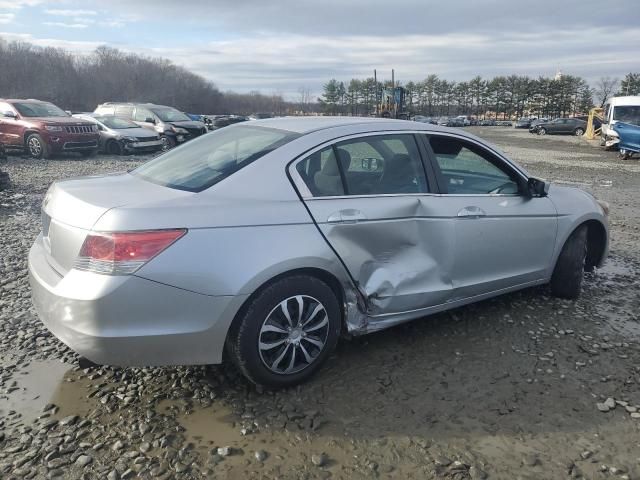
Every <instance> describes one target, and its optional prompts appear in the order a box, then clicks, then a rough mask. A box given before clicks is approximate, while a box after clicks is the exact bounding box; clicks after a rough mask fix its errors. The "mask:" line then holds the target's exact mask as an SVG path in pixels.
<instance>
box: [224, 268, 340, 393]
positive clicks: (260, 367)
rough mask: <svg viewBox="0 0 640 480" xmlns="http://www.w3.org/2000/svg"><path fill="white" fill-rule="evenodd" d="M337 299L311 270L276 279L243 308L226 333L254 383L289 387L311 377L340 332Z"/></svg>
mask: <svg viewBox="0 0 640 480" xmlns="http://www.w3.org/2000/svg"><path fill="white" fill-rule="evenodd" d="M340 326H341V314H340V305H339V303H338V299H337V298H336V295H335V294H334V292H333V290H332V289H331V288H330V287H329V286H328V285H327V284H326V283H324V282H323V281H321V280H319V279H318V278H316V277H312V276H309V275H295V276H291V277H287V278H284V279H281V280H278V281H276V282H274V283H272V284H271V285H269V286H268V287H266V288H265V289H264V290H262V292H260V293H259V294H258V295H257V296H256V297H255V298H253V299H252V300H250V303H249V304H248V305H247V306H246V307H245V308H244V309H243V311H242V313H241V315H240V317H238V318H237V319H236V321H235V322H234V324H233V326H232V328H231V330H230V332H229V336H228V338H227V345H226V346H227V352H228V353H229V354H230V357H231V358H232V360H233V361H234V363H235V364H236V365H237V366H238V368H239V369H240V371H241V372H242V373H243V374H244V375H245V376H246V377H247V378H248V379H249V380H250V381H251V382H253V383H255V384H257V385H266V386H269V387H288V386H292V385H296V384H298V383H301V382H303V381H305V380H307V379H308V378H309V377H311V376H312V375H313V374H314V373H315V372H316V371H317V370H318V369H319V368H320V366H321V365H322V363H324V362H325V361H326V359H327V357H328V356H329V355H330V354H331V352H332V351H333V350H334V348H335V346H336V344H337V342H338V337H339V334H340Z"/></svg>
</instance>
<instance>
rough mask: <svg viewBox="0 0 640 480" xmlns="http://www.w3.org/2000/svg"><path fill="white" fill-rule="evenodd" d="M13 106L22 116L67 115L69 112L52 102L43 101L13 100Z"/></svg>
mask: <svg viewBox="0 0 640 480" xmlns="http://www.w3.org/2000/svg"><path fill="white" fill-rule="evenodd" d="M13 106H14V108H15V109H16V110H17V111H18V112H19V113H20V115H22V116H23V117H68V116H69V114H68V113H67V112H65V111H64V110H62V109H60V108H58V107H56V106H55V105H54V104H53V103H45V102H42V103H40V102H37V103H36V102H33V103H32V102H15V103H14V104H13Z"/></svg>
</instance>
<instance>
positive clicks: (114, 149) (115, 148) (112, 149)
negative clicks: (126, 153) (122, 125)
mask: <svg viewBox="0 0 640 480" xmlns="http://www.w3.org/2000/svg"><path fill="white" fill-rule="evenodd" d="M105 150H106V151H107V153H108V154H109V155H122V145H120V142H118V141H117V140H109V141H108V142H107V146H106V148H105Z"/></svg>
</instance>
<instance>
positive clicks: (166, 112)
mask: <svg viewBox="0 0 640 480" xmlns="http://www.w3.org/2000/svg"><path fill="white" fill-rule="evenodd" d="M151 111H152V112H153V113H155V114H156V115H157V116H158V118H159V119H160V120H162V121H163V122H188V121H190V120H191V119H190V118H189V117H187V116H186V115H185V114H184V113H182V112H181V111H180V110H176V109H175V108H169V107H164V108H152V109H151Z"/></svg>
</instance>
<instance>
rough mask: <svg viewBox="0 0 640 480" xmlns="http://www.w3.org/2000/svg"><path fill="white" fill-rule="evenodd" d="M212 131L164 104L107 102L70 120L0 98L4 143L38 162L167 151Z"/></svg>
mask: <svg viewBox="0 0 640 480" xmlns="http://www.w3.org/2000/svg"><path fill="white" fill-rule="evenodd" d="M207 131H208V129H207V127H206V126H205V124H204V123H203V122H202V121H198V120H192V119H191V118H190V117H189V116H187V115H186V114H184V113H183V112H181V111H179V110H177V109H175V108H173V107H168V106H165V105H155V104H152V103H116V102H107V103H103V104H101V105H98V107H97V108H96V110H95V112H93V113H82V114H76V115H71V114H70V113H68V112H65V111H64V110H62V109H60V108H59V107H57V106H56V105H54V104H52V103H50V102H44V101H40V100H35V99H27V100H23V99H0V144H2V145H4V148H5V149H6V150H7V151H22V152H26V153H27V154H28V155H30V156H31V157H33V158H38V159H39V158H48V157H49V156H50V155H52V154H56V153H62V152H77V153H80V154H81V155H83V156H91V155H94V154H95V153H96V152H98V151H103V152H106V153H111V154H128V153H135V152H154V151H158V150H161V149H162V150H168V149H170V148H173V147H175V146H176V145H178V144H181V143H184V142H186V141H188V140H191V139H193V138H196V137H198V136H200V135H203V134H205V133H207Z"/></svg>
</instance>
